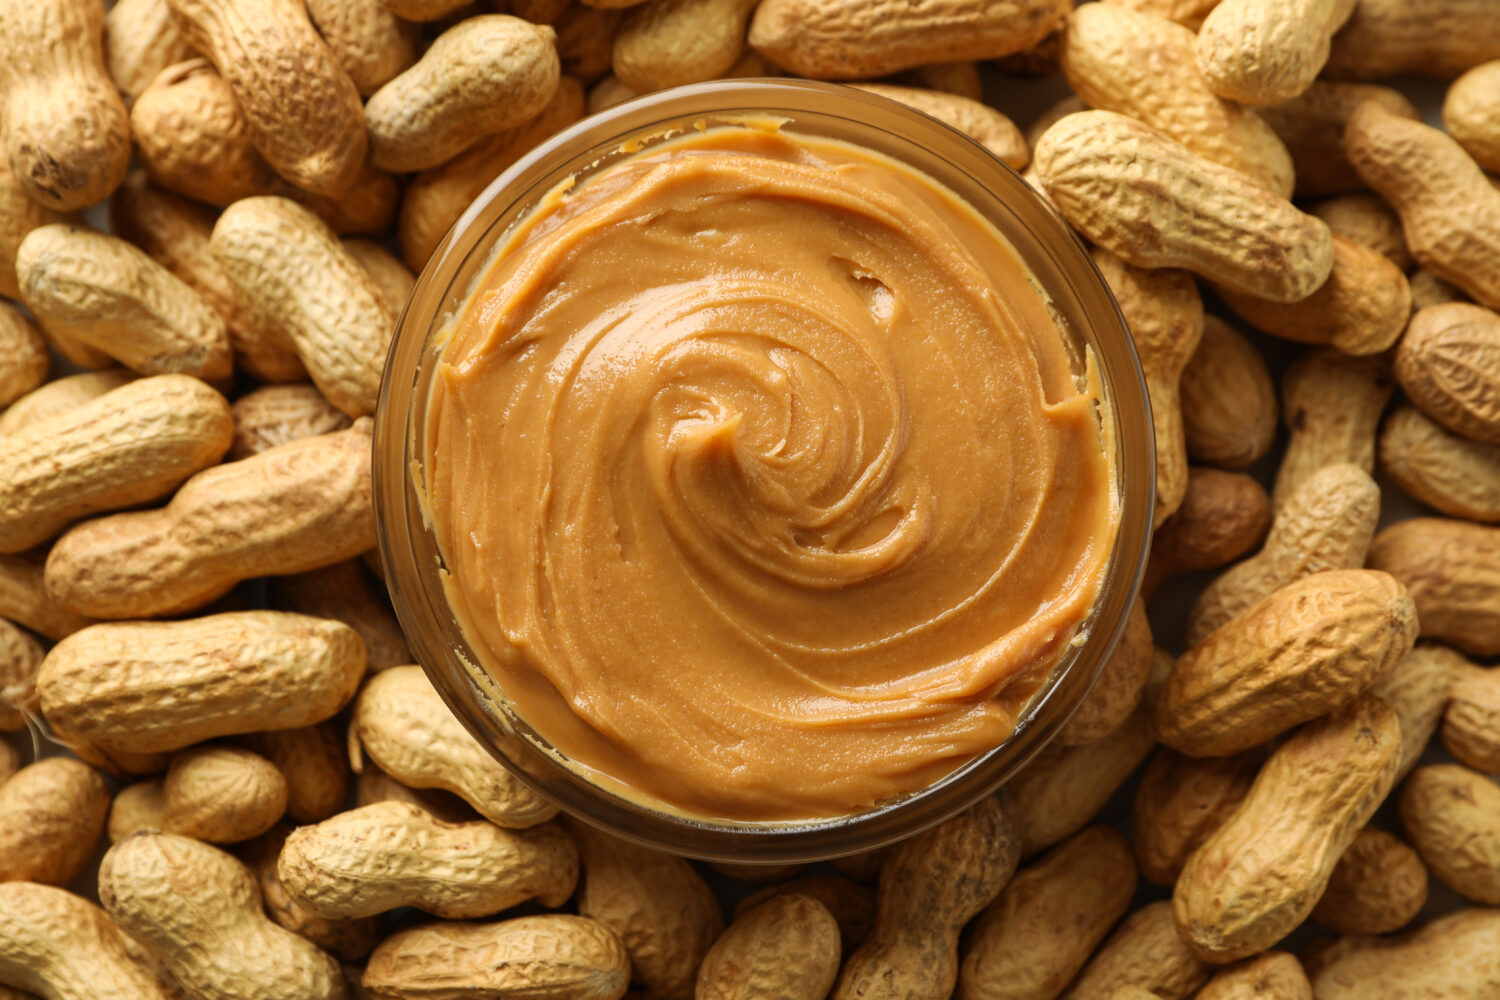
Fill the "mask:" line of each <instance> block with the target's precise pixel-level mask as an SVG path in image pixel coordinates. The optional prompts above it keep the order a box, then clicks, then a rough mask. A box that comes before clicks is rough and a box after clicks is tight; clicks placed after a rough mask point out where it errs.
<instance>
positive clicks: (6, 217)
mask: <svg viewBox="0 0 1500 1000" xmlns="http://www.w3.org/2000/svg"><path fill="white" fill-rule="evenodd" d="M70 218H71V216H69V215H68V214H66V213H64V212H59V211H56V210H55V209H51V208H48V207H47V206H46V205H43V204H42V203H41V202H39V201H37V200H36V199H35V198H33V197H31V195H29V194H27V193H26V186H25V185H24V184H22V183H21V179H20V178H19V177H17V176H16V175H15V173H14V172H13V171H12V170H11V169H10V161H9V160H8V159H7V158H6V157H4V156H0V295H5V296H8V297H10V298H12V299H19V298H20V297H21V286H20V284H19V283H18V282H17V280H16V252H17V251H18V250H20V248H21V241H22V240H24V239H25V238H26V234H27V233H29V232H31V231H32V230H33V229H35V228H37V227H38V226H45V225H49V224H50V223H54V222H67V221H69V219H70ZM42 332H43V334H44V335H47V337H48V339H49V340H51V339H53V337H54V336H55V335H54V334H48V333H47V331H45V330H44V331H42ZM71 346H73V347H76V345H71ZM59 353H66V352H63V351H62V350H61V348H60V349H59ZM88 353H95V352H92V351H91V349H87V348H86V349H84V353H83V354H78V355H76V356H75V357H69V360H71V361H74V362H75V363H83V362H87V364H83V367H88V364H92V362H93V360H96V359H90V358H88V357H86V356H85V355H86V354H88ZM101 367H102V364H101Z"/></svg>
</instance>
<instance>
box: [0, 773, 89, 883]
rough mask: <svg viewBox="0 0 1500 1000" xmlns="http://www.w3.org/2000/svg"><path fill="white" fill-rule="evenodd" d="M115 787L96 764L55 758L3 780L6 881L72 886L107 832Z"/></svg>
mask: <svg viewBox="0 0 1500 1000" xmlns="http://www.w3.org/2000/svg"><path fill="white" fill-rule="evenodd" d="M109 800H110V793H109V786H107V785H106V784H105V783H104V778H103V777H102V776H101V775H100V774H99V772H98V771H95V770H94V769H93V768H92V767H89V766H88V765H87V764H84V763H82V762H81V761H76V760H73V759H72V758H69V757H49V758H47V759H46V760H39V761H37V762H36V763H35V764H31V765H30V766H28V767H23V768H21V769H20V770H19V771H17V772H16V773H15V774H14V775H12V776H11V777H10V778H9V779H8V780H6V781H5V783H4V784H0V882H41V883H45V884H47V885H67V884H68V883H69V882H71V881H73V879H74V878H75V877H76V876H77V875H78V873H79V872H81V871H82V870H83V867H84V865H85V864H87V863H88V860H89V858H90V857H91V856H92V855H93V853H94V845H95V844H97V843H98V842H99V835H100V834H101V833H103V832H104V821H105V819H106V817H107V816H108V815H109Z"/></svg>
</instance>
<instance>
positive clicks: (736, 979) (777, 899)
mask: <svg viewBox="0 0 1500 1000" xmlns="http://www.w3.org/2000/svg"><path fill="white" fill-rule="evenodd" d="M838 972H839V925H838V922H837V921H835V920H834V919H833V914H831V913H829V912H828V910H827V908H826V907H824V906H823V904H822V903H819V902H818V901H817V900H815V899H813V898H812V897H810V896H798V895H795V894H789V895H781V896H773V897H771V898H770V899H768V900H766V901H765V902H764V903H761V904H760V905H759V906H756V907H754V908H752V909H750V910H747V911H746V912H744V913H743V914H741V915H740V916H739V917H737V918H736V919H735V921H734V923H733V924H730V925H729V929H728V930H726V931H725V932H724V933H723V934H722V935H721V936H720V937H719V940H717V941H715V942H714V946H713V947H712V948H710V949H709V951H708V954H707V955H705V956H704V958H703V965H702V966H701V967H700V968H699V970H698V985H697V989H696V990H695V992H694V997H696V998H698V1000H737V998H739V997H750V996H754V997H779V998H784V1000H823V998H824V997H826V996H828V991H829V990H830V989H831V988H832V987H833V981H834V979H835V978H836V977H837V976H838Z"/></svg>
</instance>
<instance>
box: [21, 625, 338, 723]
mask: <svg viewBox="0 0 1500 1000" xmlns="http://www.w3.org/2000/svg"><path fill="white" fill-rule="evenodd" d="M364 666H365V658H364V648H363V647H362V646H361V644H360V641H359V636H358V635H356V634H355V633H354V630H353V629H351V628H349V627H348V626H347V625H343V624H341V623H339V622H330V621H323V620H320V619H316V618H307V617H305V616H303V615H294V614H288V613H286V612H281V611H239V612H229V613H226V614H221V615H209V616H207V617H203V618H193V619H188V620H185V621H180V622H126V623H110V624H104V625H94V626H91V627H90V628H87V629H84V630H83V631H81V632H77V633H74V634H73V635H71V636H69V637H68V638H67V639H64V640H63V641H62V642H59V643H58V644H57V645H56V646H54V647H52V650H51V651H50V652H49V653H48V654H47V658H46V660H44V661H43V662H42V669H41V672H40V673H39V674H38V675H37V694H38V695H39V696H40V698H41V706H42V712H43V714H44V715H46V716H47V719H48V721H49V722H51V723H52V725H53V726H54V727H55V728H58V729H61V730H63V731H65V732H68V733H72V734H76V735H77V736H79V737H82V738H83V739H85V740H87V741H89V742H93V743H98V744H99V745H100V746H102V747H104V748H105V749H118V750H121V751H126V752H134V753H150V752H154V751H161V750H176V749H179V748H182V747H186V746H191V745H192V744H194V743H198V742H201V741H203V740H207V739H213V738H215V737H218V736H231V735H235V734H237V733H249V732H259V731H261V730H266V729H294V728H297V727H299V726H310V725H312V724H313V723H315V722H321V721H322V720H323V719H326V718H328V717H329V716H331V715H333V714H334V713H335V712H337V711H338V710H339V709H340V708H341V707H343V705H344V703H345V702H347V701H348V700H349V699H350V698H351V697H352V696H353V694H354V689H355V687H356V686H357V685H358V684H359V679H360V676H361V675H362V674H363V672H364ZM163 690H170V691H171V692H172V697H171V698H170V699H168V700H163V699H161V697H160V692H161V691H163Z"/></svg>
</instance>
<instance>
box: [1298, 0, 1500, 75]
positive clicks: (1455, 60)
mask: <svg viewBox="0 0 1500 1000" xmlns="http://www.w3.org/2000/svg"><path fill="white" fill-rule="evenodd" d="M1490 59H1500V21H1497V20H1496V19H1495V7H1494V5H1493V4H1492V3H1490V0H1442V2H1441V3H1411V2H1410V0H1359V3H1358V4H1356V5H1355V9H1354V15H1353V16H1352V17H1350V18H1349V21H1348V23H1347V24H1345V25H1344V28H1343V30H1342V31H1340V32H1339V33H1338V34H1337V35H1335V36H1334V37H1333V45H1332V49H1331V51H1330V52H1329V54H1328V62H1327V64H1326V65H1325V66H1324V70H1325V74H1324V75H1326V76H1327V77H1328V78H1329V79H1330V80H1378V79H1380V78H1381V77H1387V76H1394V75H1396V74H1398V73H1421V74H1424V75H1426V76H1435V77H1455V76H1457V75H1458V74H1460V73H1462V72H1463V71H1464V70H1466V69H1468V68H1470V67H1471V66H1477V65H1479V64H1480V63H1482V62H1485V61H1487V60H1490Z"/></svg>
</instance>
